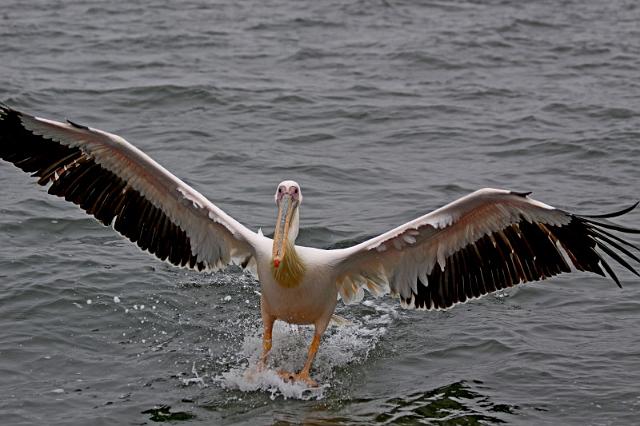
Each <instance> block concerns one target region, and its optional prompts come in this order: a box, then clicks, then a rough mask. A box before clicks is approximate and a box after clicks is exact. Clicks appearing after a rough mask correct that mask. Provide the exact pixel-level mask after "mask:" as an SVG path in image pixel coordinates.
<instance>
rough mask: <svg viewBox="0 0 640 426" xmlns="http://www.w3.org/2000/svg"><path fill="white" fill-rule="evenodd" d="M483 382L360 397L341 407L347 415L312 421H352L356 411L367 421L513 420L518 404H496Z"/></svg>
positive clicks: (464, 422)
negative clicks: (401, 394) (375, 397)
mask: <svg viewBox="0 0 640 426" xmlns="http://www.w3.org/2000/svg"><path fill="white" fill-rule="evenodd" d="M481 385H482V382H480V381H477V380H474V381H472V382H471V383H469V382H467V381H464V380H463V381H458V382H455V383H451V384H449V385H446V386H441V387H439V388H436V389H432V390H428V391H426V392H416V393H412V394H410V395H407V396H404V397H395V398H390V399H387V400H372V399H369V400H358V401H357V402H355V403H353V404H348V405H347V406H345V407H343V408H342V409H341V411H346V412H348V415H347V416H346V418H345V417H343V416H344V415H346V414H347V413H340V414H342V415H341V416H337V417H333V418H323V419H322V420H316V419H313V421H312V423H319V424H347V423H349V424H352V423H353V418H354V416H353V414H354V411H355V412H360V413H361V414H360V416H357V418H359V420H360V421H361V422H362V423H365V424H369V423H378V424H437V425H480V424H502V423H507V422H509V420H510V419H509V415H514V414H516V412H517V411H518V407H517V406H515V405H508V404H499V403H495V402H494V401H492V400H491V398H490V397H489V396H487V395H483V394H482V386H481ZM373 407H375V408H373ZM372 408H373V410H372ZM372 411H373V412H372ZM365 412H366V414H365ZM347 419H349V420H347ZM307 420H309V419H307Z"/></svg>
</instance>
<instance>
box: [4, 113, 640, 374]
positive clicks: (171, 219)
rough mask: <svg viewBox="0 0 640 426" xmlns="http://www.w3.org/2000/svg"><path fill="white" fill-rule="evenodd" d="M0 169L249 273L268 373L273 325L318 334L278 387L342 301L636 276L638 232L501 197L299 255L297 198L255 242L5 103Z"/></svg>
mask: <svg viewBox="0 0 640 426" xmlns="http://www.w3.org/2000/svg"><path fill="white" fill-rule="evenodd" d="M0 157H1V158H2V159H4V160H6V161H8V162H11V163H13V164H14V165H16V166H17V167H19V168H20V169H22V170H24V171H25V172H29V173H32V176H34V177H37V178H38V181H37V182H38V183H39V184H40V185H43V186H48V188H49V189H48V192H49V193H50V194H54V195H57V196H59V197H64V198H65V199H66V200H67V201H71V202H73V203H75V204H77V205H79V206H80V207H81V208H82V209H83V210H85V211H86V212H87V213H89V214H91V215H93V216H94V217H95V218H96V219H98V220H99V221H100V222H102V223H103V224H105V225H112V226H113V228H114V229H115V230H116V231H118V232H119V233H120V234H122V235H124V236H125V237H127V238H128V239H129V240H131V241H133V242H134V243H136V244H137V245H138V246H139V247H140V248H141V249H143V250H145V251H148V252H149V253H152V254H154V255H155V256H157V257H158V258H160V259H162V260H165V261H168V262H170V263H172V264H174V265H176V266H180V267H187V268H191V269H195V270H212V271H216V270H219V269H221V268H224V267H226V266H227V265H229V264H236V265H240V266H242V267H243V268H246V269H249V270H251V271H252V272H253V273H254V274H256V275H257V277H258V279H259V281H260V283H261V287H262V291H261V299H260V303H261V314H262V320H263V323H264V334H263V349H262V357H261V360H260V363H261V366H264V365H265V363H266V360H267V356H268V353H269V351H270V350H271V345H272V342H271V338H272V337H271V336H272V328H273V323H274V321H275V320H281V321H286V322H288V323H294V324H313V325H314V326H315V333H314V337H313V340H312V343H311V346H310V348H309V353H308V356H307V360H306V363H305V365H304V367H303V369H302V370H301V371H300V372H298V373H289V372H281V373H280V374H281V375H282V376H283V377H284V378H285V379H286V380H300V381H303V382H305V383H307V384H309V385H315V384H316V383H315V381H314V380H313V379H312V378H311V376H310V371H311V366H312V363H313V360H314V357H315V354H316V352H317V350H318V347H319V345H320V339H321V336H322V334H323V333H324V331H325V329H326V327H327V325H328V324H329V321H330V319H331V316H332V315H333V312H334V310H335V307H336V304H337V302H338V298H339V297H340V298H342V300H343V301H344V302H345V303H352V302H355V301H359V300H360V299H361V298H362V297H363V294H364V290H365V289H366V290H368V291H370V292H371V293H373V294H374V295H376V296H379V295H382V294H386V293H390V294H392V295H394V296H398V297H399V298H400V301H401V303H402V305H403V306H405V307H409V308H417V309H447V308H450V307H452V306H453V305H455V304H457V303H464V302H466V301H468V300H470V299H474V298H478V297H481V296H483V295H485V294H488V293H491V292H494V291H496V290H499V289H502V288H506V287H511V286H513V285H515V284H519V283H524V282H528V281H536V280H542V279H546V278H549V277H551V276H554V275H557V274H560V273H563V272H571V270H572V268H573V269H577V270H580V271H588V272H594V273H596V274H599V275H602V276H605V274H608V275H609V276H610V277H611V278H612V279H613V280H614V281H615V282H616V284H618V285H619V286H620V281H619V279H618V278H617V276H616V275H615V273H614V271H613V268H612V267H611V266H610V265H609V264H608V262H607V260H606V259H605V256H603V255H606V256H608V257H609V258H611V259H613V260H614V261H615V262H617V263H619V264H620V265H622V266H623V267H625V268H627V269H628V270H630V271H631V272H633V273H634V274H636V275H638V273H637V271H636V270H635V269H634V268H633V266H632V265H631V264H630V263H629V262H628V261H627V260H626V259H625V258H624V256H626V257H628V258H629V259H631V260H633V261H635V262H640V258H639V257H638V256H637V255H636V254H635V253H634V251H638V250H639V249H638V247H636V246H635V245H633V244H632V243H630V242H628V241H626V240H624V239H623V238H621V237H620V236H619V235H618V234H616V232H619V233H636V234H637V233H640V230H636V229H631V228H626V227H623V226H620V225H617V224H614V223H612V222H610V221H609V219H610V218H612V217H616V216H621V215H623V214H625V213H628V212H629V211H630V210H632V209H633V208H634V207H636V205H637V203H636V204H634V205H633V206H631V207H629V208H626V209H624V210H621V211H619V212H614V213H610V214H604V215H598V216H584V215H582V216H581V215H576V214H572V213H569V212H566V211H563V210H560V209H556V208H554V207H552V206H549V205H547V204H544V203H541V202H539V201H536V200H534V199H532V198H530V197H529V194H528V193H516V192H512V191H506V190H501V189H488V188H487V189H481V190H479V191H476V192H474V193H472V194H469V195H467V196H465V197H462V198H460V199H458V200H456V201H454V202H452V203H450V204H447V205H446V206H444V207H441V208H440V209H438V210H436V211H434V212H432V213H429V214H426V215H424V216H422V217H419V218H417V219H415V220H413V221H411V222H408V223H406V224H404V225H401V226H399V227H397V228H395V229H392V230H390V231H389V232H386V233H384V234H382V235H380V236H378V237H375V238H372V239H370V240H368V241H364V242H362V243H360V244H357V245H355V246H353V247H349V248H343V249H336V250H321V249H316V248H311V247H304V246H298V245H296V244H295V240H296V237H297V235H298V230H299V226H300V206H301V204H302V200H303V197H302V191H301V188H300V186H299V185H298V184H297V183H296V182H294V181H290V180H286V181H283V182H282V183H280V184H279V185H278V187H277V189H276V193H275V197H274V198H275V203H276V205H277V207H278V214H277V219H276V227H275V234H274V236H273V239H270V238H267V237H265V236H263V235H262V234H261V233H259V232H258V233H256V232H254V231H251V230H250V229H248V228H247V227H245V226H244V225H242V224H240V223H239V222H238V221H236V220H235V219H233V218H232V217H230V216H229V215H227V214H226V213H225V212H224V211H222V210H221V209H220V208H218V207H217V206H216V205H214V204H213V203H211V202H210V201H209V200H207V199H206V198H205V197H204V196H202V195H201V194H200V193H199V192H197V191H196V190H194V189H193V188H191V187H190V186H188V185H187V184H185V183H184V182H182V181H181V180H180V179H178V178H177V177H175V176H174V175H173V174H171V173H170V172H169V171H167V170H166V169H164V168H163V167H162V166H160V165H159V164H158V163H156V162H155V161H154V160H152V159H151V158H150V157H148V156H147V155H146V154H144V153H143V152H142V151H140V150H139V149H137V148H136V147H134V146H133V145H131V144H130V143H129V142H127V141H126V140H125V139H123V138H122V137H120V136H117V135H114V134H111V133H108V132H105V131H102V130H98V129H93V128H91V127H87V126H83V125H79V124H76V123H74V122H71V121H68V122H67V123H61V122H57V121H53V120H47V119H43V118H38V117H34V116H31V115H28V114H25V113H23V112H20V111H17V110H15V109H12V108H10V107H8V106H6V105H3V104H0Z"/></svg>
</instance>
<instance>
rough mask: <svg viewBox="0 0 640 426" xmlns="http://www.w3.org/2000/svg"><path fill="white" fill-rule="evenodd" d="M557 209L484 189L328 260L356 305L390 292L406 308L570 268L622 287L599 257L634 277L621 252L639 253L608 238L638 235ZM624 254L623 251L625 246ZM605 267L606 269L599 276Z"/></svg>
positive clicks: (432, 305)
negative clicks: (366, 297) (367, 292)
mask: <svg viewBox="0 0 640 426" xmlns="http://www.w3.org/2000/svg"><path fill="white" fill-rule="evenodd" d="M636 205H637V203H636V204H635V205H634V206H632V207H630V208H627V209H624V210H622V211H619V212H616V213H611V214H608V215H600V216H579V215H574V214H571V213H568V212H565V211H562V210H559V209H555V208H553V207H551V206H548V205H546V204H544V203H541V202H539V201H536V200H533V199H531V198H529V197H528V194H521V193H514V192H510V191H505V190H499V189H482V190H479V191H476V192H474V193H472V194H470V195H468V196H466V197H463V198H460V199H459V200H457V201H454V202H453V203H451V204H448V205H446V206H444V207H442V208H440V209H438V210H436V211H434V212H432V213H430V214H427V215H425V216H422V217H420V218H418V219H415V220H413V221H411V222H409V223H406V224H404V225H402V226H400V227H398V228H395V229H393V230H391V231H389V232H387V233H385V234H383V235H380V236H378V237H375V238H373V239H371V240H368V241H365V242H363V243H361V244H358V245H356V246H353V247H350V248H346V249H341V250H335V251H334V253H333V254H332V258H333V263H334V264H335V268H336V272H337V274H338V286H339V291H340V295H341V297H342V298H343V299H344V300H345V301H346V302H350V301H354V300H359V299H360V298H361V297H362V295H363V291H362V289H363V288H367V289H369V290H370V291H371V292H372V293H374V294H379V293H384V292H386V291H390V292H391V293H392V294H394V295H398V296H399V297H400V299H401V302H402V304H403V306H406V307H411V308H418V309H446V308H449V307H451V306H453V305H454V304H456V303H462V302H465V301H467V300H469V299H474V298H478V297H480V296H482V295H485V294H488V293H491V292H493V291H496V290H499V289H502V288H505V287H511V286H513V285H515V284H518V283H523V282H527V281H535V280H543V279H545V278H548V277H551V276H553V275H557V274H560V273H562V272H570V271H571V266H573V267H575V268H576V269H578V270H581V271H590V272H595V273H596V274H599V275H602V276H604V272H605V271H606V272H607V273H608V274H609V275H610V276H611V278H613V280H614V281H615V282H616V283H617V284H618V285H620V282H619V280H618V278H617V277H616V276H615V274H614V273H613V270H612V269H611V267H610V266H609V265H608V264H607V262H606V260H605V258H604V257H603V255H602V254H603V253H604V254H606V255H608V256H609V257H611V258H612V259H614V260H615V261H617V262H618V263H620V264H621V265H622V266H625V267H626V268H627V269H629V270H630V271H631V272H633V273H634V274H636V275H638V273H637V272H636V271H635V270H634V269H633V268H632V267H631V266H630V265H629V263H628V262H627V261H625V260H624V259H623V258H622V256H621V255H620V253H623V254H624V255H627V256H629V257H630V258H632V259H633V260H635V261H637V262H640V258H638V256H636V255H635V254H634V253H632V252H631V250H630V249H629V248H631V249H635V250H638V247H636V246H634V245H632V244H631V243H629V242H627V241H625V240H623V239H622V238H620V237H619V236H617V235H614V234H612V233H611V232H610V231H611V230H613V231H619V232H628V233H640V230H634V229H628V228H624V227H621V226H618V225H615V224H613V223H611V222H608V220H607V219H608V218H611V217H616V216H620V215H622V214H625V213H627V212H629V211H630V210H632V209H633V208H634V207H635V206H636ZM625 246H626V247H629V248H626V247H625ZM603 268H604V270H603Z"/></svg>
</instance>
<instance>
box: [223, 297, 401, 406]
mask: <svg viewBox="0 0 640 426" xmlns="http://www.w3.org/2000/svg"><path fill="white" fill-rule="evenodd" d="M363 304H364V305H365V307H366V308H369V309H368V311H369V312H371V313H368V314H366V315H363V316H361V317H359V318H355V319H354V318H350V319H349V320H348V321H339V325H334V326H332V327H330V328H329V329H328V330H327V332H326V333H325V335H324V336H323V339H322V344H321V345H320V350H319V351H318V354H317V356H316V360H315V362H314V368H313V370H312V377H313V378H314V379H315V380H317V381H318V382H319V383H320V386H318V387H316V388H310V387H308V386H306V385H305V384H302V383H290V382H285V381H284V380H283V379H282V378H281V377H280V376H279V375H278V371H280V370H285V371H299V370H300V369H301V368H302V366H303V365H304V361H305V360H306V356H307V350H308V346H309V344H310V342H311V338H312V336H313V327H311V326H296V325H290V324H286V323H282V322H276V324H275V326H274V329H273V348H272V350H271V353H270V355H269V360H268V364H267V368H265V369H263V370H260V369H258V367H257V363H258V358H259V356H260V353H261V348H262V339H261V330H255V332H253V333H251V334H246V336H245V338H244V340H243V342H242V347H241V349H240V351H239V353H238V354H236V356H235V358H236V359H238V360H242V361H240V362H239V363H237V364H235V365H232V366H231V368H230V369H229V370H228V371H224V372H222V373H221V374H219V375H218V376H216V377H214V378H213V381H214V382H215V383H217V384H218V385H219V386H221V387H222V388H224V389H228V390H239V391H242V392H256V391H262V392H268V393H270V394H271V398H272V399H275V398H276V397H278V396H282V397H283V398H285V399H288V398H292V399H302V400H309V399H322V398H324V396H325V393H326V392H327V391H328V390H329V389H330V388H331V381H332V379H333V374H334V371H335V370H336V369H338V368H342V367H345V366H348V365H350V364H353V363H361V362H364V361H365V360H366V359H367V358H368V356H369V354H370V352H371V350H372V349H373V348H374V347H375V346H376V344H377V342H378V341H379V340H380V338H381V337H382V336H384V334H385V333H386V331H387V327H388V325H389V324H390V323H391V322H392V321H393V319H394V318H396V317H397V315H398V314H397V312H396V308H395V306H391V305H384V304H378V303H376V302H372V301H365V302H364V303H363Z"/></svg>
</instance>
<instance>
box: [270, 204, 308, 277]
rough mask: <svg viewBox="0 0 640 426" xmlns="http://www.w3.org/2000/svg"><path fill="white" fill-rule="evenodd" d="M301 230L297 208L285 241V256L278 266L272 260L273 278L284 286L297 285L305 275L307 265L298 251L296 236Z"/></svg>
mask: <svg viewBox="0 0 640 426" xmlns="http://www.w3.org/2000/svg"><path fill="white" fill-rule="evenodd" d="M299 230H300V214H299V212H298V210H297V209H296V211H295V212H294V214H293V217H292V218H291V224H290V225H289V234H288V235H287V241H286V242H285V244H286V245H287V247H286V249H285V251H284V256H283V258H282V260H281V261H280V264H279V265H278V267H277V268H276V267H275V266H274V264H273V261H272V262H271V271H272V273H273V278H275V280H276V281H277V282H278V284H280V285H281V286H282V287H287V288H291V287H297V286H298V285H299V284H300V283H301V282H302V278H303V277H304V272H305V266H304V263H302V259H300V256H299V255H298V252H297V251H296V238H297V237H298V231H299Z"/></svg>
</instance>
